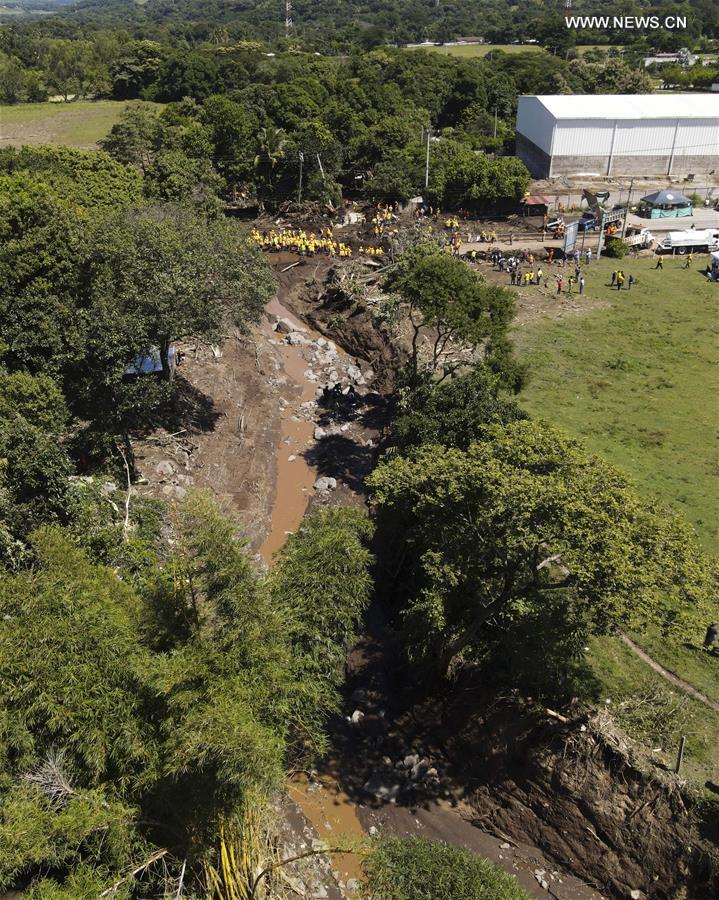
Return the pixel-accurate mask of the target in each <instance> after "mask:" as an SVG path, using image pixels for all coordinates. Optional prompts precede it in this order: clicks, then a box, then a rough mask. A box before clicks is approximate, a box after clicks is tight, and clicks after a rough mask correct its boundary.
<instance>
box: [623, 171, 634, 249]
mask: <svg viewBox="0 0 719 900" xmlns="http://www.w3.org/2000/svg"><path fill="white" fill-rule="evenodd" d="M633 190H634V179H633V178H632V180H631V181H630V182H629V196H628V197H627V206H626V209H625V210H624V224H623V225H622V240H624V238H625V236H626V234H627V219H628V218H629V207H630V206H631V203H632V191H633Z"/></svg>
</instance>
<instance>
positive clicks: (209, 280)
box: [82, 205, 272, 379]
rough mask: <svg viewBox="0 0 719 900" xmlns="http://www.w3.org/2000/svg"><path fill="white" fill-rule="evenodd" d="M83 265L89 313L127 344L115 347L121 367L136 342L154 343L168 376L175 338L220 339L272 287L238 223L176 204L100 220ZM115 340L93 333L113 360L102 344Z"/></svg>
mask: <svg viewBox="0 0 719 900" xmlns="http://www.w3.org/2000/svg"><path fill="white" fill-rule="evenodd" d="M82 269H83V277H84V279H85V280H86V283H87V284H88V285H89V293H90V296H91V306H92V308H93V310H94V313H95V314H96V315H97V316H99V319H100V320H101V321H103V320H104V321H105V322H110V321H113V322H116V323H117V328H118V329H119V331H120V332H121V333H124V335H125V338H124V339H125V340H126V341H129V344H128V343H125V344H124V347H123V345H122V344H119V345H118V346H116V347H115V351H114V352H115V355H116V356H118V355H119V359H118V365H119V366H123V365H127V364H128V363H129V362H130V361H131V359H132V348H133V347H134V349H135V351H136V352H137V351H139V350H141V349H142V348H143V347H144V349H145V350H146V351H147V350H150V349H151V348H152V347H158V348H159V352H160V359H161V361H162V369H163V373H164V376H165V378H166V379H169V378H170V375H171V369H170V360H169V349H170V345H171V343H172V342H173V341H176V340H180V339H182V338H186V337H189V336H191V335H198V336H203V337H205V338H207V339H212V340H219V339H221V338H222V336H223V335H224V334H225V333H226V330H227V329H228V328H230V327H232V326H235V327H239V328H244V327H246V326H247V325H249V324H250V323H251V322H253V321H256V320H257V319H258V318H259V315H260V313H261V311H262V308H263V306H264V303H265V302H266V301H267V299H268V298H269V296H270V294H271V291H272V279H271V277H270V275H269V273H268V270H267V269H266V267H265V265H264V263H263V261H262V259H261V257H260V256H259V254H258V253H257V251H256V250H255V249H254V248H253V247H251V245H250V243H249V242H248V240H247V235H246V232H245V231H244V230H243V229H242V228H240V227H238V226H237V225H236V224H235V223H231V222H227V221H224V220H213V221H207V220H206V219H204V218H203V217H202V216H201V215H198V214H197V213H195V212H193V211H192V210H190V209H187V208H183V207H180V206H174V205H160V206H152V207H146V208H140V209H135V210H130V211H126V212H122V213H120V214H119V215H111V216H109V217H106V218H104V219H101V220H100V221H99V222H98V223H97V225H96V226H95V228H94V230H93V232H92V235H91V238H90V240H89V242H88V252H87V254H86V256H85V259H84V261H83V266H82ZM115 339H116V336H115V335H113V334H107V335H103V334H97V335H96V336H95V347H96V350H97V351H98V352H99V353H100V354H101V355H103V354H104V355H105V358H106V359H110V358H111V357H110V353H111V351H112V348H111V347H110V346H109V345H108V344H107V342H108V341H111V342H114V341H115ZM128 350H129V351H130V352H129V356H127V355H125V356H123V352H124V353H125V354H127V353H128Z"/></svg>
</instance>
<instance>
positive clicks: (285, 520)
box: [260, 298, 599, 900]
mask: <svg viewBox="0 0 719 900" xmlns="http://www.w3.org/2000/svg"><path fill="white" fill-rule="evenodd" d="M267 313H268V321H267V323H266V325H265V337H266V339H267V340H268V341H271V342H272V343H273V344H274V345H275V347H276V348H277V350H278V351H279V355H280V358H281V362H282V369H283V378H282V380H281V382H280V384H281V391H280V395H281V397H280V407H281V409H280V420H281V428H280V439H279V442H278V444H277V449H276V485H275V495H274V501H273V505H272V513H271V522H270V529H269V532H268V534H267V536H266V538H265V541H264V543H263V544H262V546H261V548H260V552H261V554H262V557H263V558H264V560H265V561H266V562H267V564H268V565H271V562H272V557H273V555H274V554H275V553H276V552H277V551H278V550H279V549H281V547H282V545H283V544H284V543H285V541H286V539H287V536H288V534H290V533H293V532H295V531H296V530H297V529H298V528H299V527H300V525H301V522H302V519H303V517H304V515H305V513H306V511H307V508H308V504H309V502H310V499H311V498H312V497H313V495H315V489H314V485H315V483H316V480H317V478H318V475H319V474H320V472H319V471H318V468H317V467H316V465H315V460H316V459H317V454H316V453H315V452H314V451H315V450H316V449H317V446H318V441H317V440H315V434H316V429H317V428H318V427H319V426H320V423H321V424H322V425H326V422H325V421H324V419H323V414H324V411H323V409H322V407H321V405H320V404H319V402H318V401H319V397H320V396H321V394H322V386H323V385H325V384H328V383H329V384H331V383H332V382H334V381H335V376H336V378H337V380H339V381H340V382H341V383H343V384H344V385H347V384H348V382H349V381H350V380H351V379H349V378H348V376H347V371H348V368H350V367H353V368H354V369H355V370H356V365H355V361H353V360H352V359H351V358H350V357H348V356H347V355H346V354H344V353H342V352H341V351H340V350H338V349H337V348H335V347H334V345H333V344H332V343H331V342H329V341H327V340H325V339H323V338H322V337H321V336H320V335H318V334H316V333H314V332H312V331H311V329H309V328H308V327H307V325H305V323H304V322H302V321H300V320H299V319H298V318H297V317H295V316H294V315H293V314H292V313H290V312H289V310H287V308H286V307H285V306H284V305H283V304H282V303H281V301H280V300H279V299H277V298H276V299H275V300H273V301H272V302H271V303H270V304H269V305H268V307H267ZM278 319H283V320H285V321H286V322H288V323H291V325H292V327H293V328H294V329H295V331H294V332H293V334H294V338H290V339H288V336H287V334H283V333H281V332H277V331H275V330H274V327H275V323H276V322H277V320H278ZM350 371H352V369H350ZM364 374H367V375H368V377H370V376H371V373H370V372H369V371H368V370H365V373H364ZM361 390H362V391H364V390H365V388H361ZM336 427H339V428H341V429H342V432H343V434H346V435H347V436H348V437H349V436H351V437H352V439H353V440H354V441H355V442H356V443H357V444H358V445H360V444H362V442H363V440H366V438H367V434H366V433H365V434H364V435H363V434H362V430H361V429H360V428H359V427H358V426H357V425H356V424H355V423H352V424H348V423H345V424H343V425H341V426H339V425H338V426H336ZM345 429H351V430H347V431H345ZM340 468H341V467H340ZM288 794H289V797H290V800H291V801H292V802H293V803H294V804H295V805H296V807H297V808H299V810H300V811H301V812H302V814H303V816H304V818H305V819H306V820H307V821H308V822H309V823H310V824H311V826H312V829H313V830H314V832H315V835H316V840H317V841H319V842H321V844H322V845H323V846H325V847H328V848H334V847H346V846H348V843H349V844H350V845H352V844H360V843H362V842H364V841H365V839H366V835H367V830H369V829H371V830H372V831H374V826H376V827H377V828H379V829H380V830H385V829H387V830H389V831H391V832H393V833H396V834H405V835H409V834H421V835H424V836H425V837H429V838H431V839H436V840H444V841H446V842H448V843H452V844H456V845H459V846H465V847H467V848H469V849H472V850H473V851H474V852H479V853H480V855H483V856H486V857H488V858H490V859H493V860H494V861H495V862H497V863H498V864H499V865H501V866H503V867H504V868H506V869H507V871H509V872H512V874H514V875H516V876H517V878H518V879H519V882H520V884H522V886H523V887H524V888H525V890H527V892H528V893H529V894H530V895H531V896H534V897H546V896H551V897H555V898H560V900H589V898H596V897H598V896H599V895H598V894H597V893H595V892H594V891H593V890H592V889H591V888H589V887H588V886H585V885H582V884H581V882H578V881H577V880H576V879H573V878H571V876H567V875H564V877H562V878H559V879H558V880H556V881H554V882H553V883H552V885H551V886H549V887H548V888H544V887H543V886H542V885H541V884H540V883H539V882H540V881H542V878H538V877H537V876H536V875H535V872H537V871H541V872H544V871H545V867H546V869H547V870H551V869H552V867H551V866H550V865H549V864H548V863H546V861H545V859H544V857H543V854H542V853H541V851H539V850H538V849H537V848H534V847H523V848H522V852H521V853H520V852H517V853H516V854H515V853H514V852H510V853H508V852H507V850H506V849H505V848H507V847H508V846H509V845H508V844H506V843H505V842H503V841H502V840H501V839H497V838H496V837H494V836H492V835H489V834H486V833H485V832H482V831H481V830H479V829H477V828H476V827H475V826H474V825H472V824H470V823H469V822H466V821H465V820H464V819H463V818H461V817H460V816H459V815H458V814H457V813H456V811H453V810H451V809H449V808H446V809H445V808H444V807H443V806H442V805H441V804H434V805H432V804H430V805H429V806H428V807H426V808H425V809H424V810H416V811H415V810H411V809H410V808H407V807H404V806H399V805H397V806H395V805H392V806H386V807H384V812H382V809H377V810H376V812H374V813H373V812H372V809H373V807H372V806H368V807H365V806H363V805H362V804H361V803H360V802H359V801H358V800H356V799H353V798H352V797H350V796H349V795H348V794H347V793H346V792H345V791H344V790H343V789H342V786H341V783H340V781H338V780H337V779H336V778H335V777H334V776H333V775H332V774H330V773H328V772H326V771H320V772H319V774H316V773H313V774H312V777H311V778H308V777H307V776H306V775H304V774H302V775H297V776H295V777H294V778H292V779H291V780H290V781H289V783H288ZM318 846H319V844H318ZM361 862H362V857H361V854H360V853H359V852H354V853H353V852H345V853H332V855H331V869H332V871H333V873H334V877H335V880H336V883H337V885H338V887H339V888H340V890H341V891H342V893H343V894H344V896H345V897H348V898H351V897H356V896H357V894H356V890H357V888H358V887H359V879H360V878H361V872H362V866H361Z"/></svg>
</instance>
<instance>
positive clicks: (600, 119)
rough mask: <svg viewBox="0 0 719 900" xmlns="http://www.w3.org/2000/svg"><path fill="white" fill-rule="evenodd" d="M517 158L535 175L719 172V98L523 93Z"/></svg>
mask: <svg viewBox="0 0 719 900" xmlns="http://www.w3.org/2000/svg"><path fill="white" fill-rule="evenodd" d="M517 156H518V157H519V158H520V159H521V160H523V162H524V163H525V164H526V166H527V168H528V169H529V171H530V172H531V173H532V175H533V176H534V177H535V178H548V177H552V176H554V175H599V176H604V177H606V176H611V175H614V176H621V175H637V176H642V177H654V176H660V175H670V176H671V175H689V174H697V175H709V174H711V173H713V172H719V96H717V95H716V94H713V93H707V94H601V95H595V96H589V95H586V96H585V95H576V94H574V95H568V94H555V95H546V96H524V97H520V98H519V108H518V110H517Z"/></svg>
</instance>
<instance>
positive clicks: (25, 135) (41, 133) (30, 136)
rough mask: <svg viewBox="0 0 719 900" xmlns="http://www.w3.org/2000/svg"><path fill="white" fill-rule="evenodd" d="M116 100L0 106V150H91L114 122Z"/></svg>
mask: <svg viewBox="0 0 719 900" xmlns="http://www.w3.org/2000/svg"><path fill="white" fill-rule="evenodd" d="M124 106H125V104H124V103H123V102H122V101H119V100H78V101H76V102H73V103H19V104H17V105H16V106H2V107H0V147H7V146H9V145H10V144H14V145H15V146H21V145H22V144H31V145H37V144H65V145H67V146H68V147H80V148H91V147H95V146H96V145H97V142H98V141H99V140H100V138H103V137H105V135H106V134H107V133H108V131H109V130H110V128H112V126H113V125H114V124H115V122H117V120H118V118H119V116H120V112H121V110H122V108H123V107H124Z"/></svg>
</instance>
